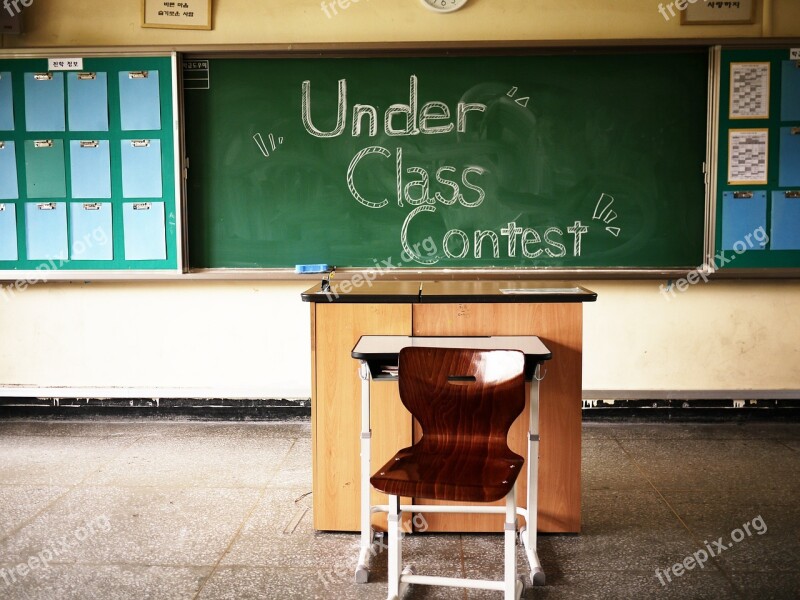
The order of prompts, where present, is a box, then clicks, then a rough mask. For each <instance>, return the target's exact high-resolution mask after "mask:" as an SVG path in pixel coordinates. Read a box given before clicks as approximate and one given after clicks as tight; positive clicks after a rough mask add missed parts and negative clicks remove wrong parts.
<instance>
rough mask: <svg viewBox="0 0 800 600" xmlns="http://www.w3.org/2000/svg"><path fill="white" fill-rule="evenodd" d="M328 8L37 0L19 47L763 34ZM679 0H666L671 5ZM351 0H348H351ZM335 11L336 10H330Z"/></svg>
mask: <svg viewBox="0 0 800 600" xmlns="http://www.w3.org/2000/svg"><path fill="white" fill-rule="evenodd" d="M350 2H351V4H350V5H349V7H348V8H347V9H344V10H343V9H338V14H337V15H335V16H334V15H333V14H331V16H330V17H327V16H326V15H325V13H324V12H323V11H322V9H321V6H320V0H291V1H289V2H287V1H284V0H257V1H254V0H214V2H213V4H214V13H213V14H214V30H213V31H210V32H196V31H179V32H176V31H170V30H156V29H141V28H140V27H139V23H140V19H141V17H140V6H141V0H113V1H109V0H33V4H32V5H31V7H30V8H29V9H28V14H27V25H26V29H27V30H28V31H29V33H28V34H26V35H25V36H23V37H20V38H9V39H8V40H7V45H8V46H10V47H17V46H24V47H41V46H57V45H62V46H98V45H99V46H107V45H123V44H124V45H146V44H158V45H161V44H168V45H172V44H175V45H185V44H197V45H208V44H253V43H300V42H374V41H378V42H383V41H419V40H426V41H430V40H432V41H463V40H574V39H624V38H680V37H703V36H705V37H707V36H714V37H733V36H760V35H762V32H763V27H764V24H763V23H762V15H761V14H759V15H758V18H757V19H756V22H755V23H754V24H753V25H743V26H725V27H704V26H692V27H682V26H681V25H680V22H679V21H680V19H679V18H677V17H676V18H672V19H670V20H669V21H666V20H665V19H664V17H663V16H662V15H661V14H660V13H659V12H658V6H659V1H656V0H469V3H468V4H467V6H466V8H464V9H463V10H461V11H459V12H457V13H454V14H450V15H433V14H431V13H430V12H428V11H427V10H425V9H424V8H423V7H422V6H421V5H420V3H419V0H360V1H358V2H356V1H355V0H350ZM673 2H674V0H663V4H664V5H669V4H671V3H673ZM765 2H767V4H768V5H772V13H773V18H772V22H771V23H770V24H767V27H766V29H767V30H768V31H769V29H770V27H771V29H772V34H773V35H776V36H791V35H798V34H800V2H797V0H765ZM345 4H346V2H345ZM328 12H329V13H331V10H330V9H329V11H328Z"/></svg>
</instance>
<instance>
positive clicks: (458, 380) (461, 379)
mask: <svg viewBox="0 0 800 600" xmlns="http://www.w3.org/2000/svg"><path fill="white" fill-rule="evenodd" d="M447 381H449V382H450V383H455V384H466V383H475V382H476V381H477V379H476V378H475V376H474V375H448V376H447Z"/></svg>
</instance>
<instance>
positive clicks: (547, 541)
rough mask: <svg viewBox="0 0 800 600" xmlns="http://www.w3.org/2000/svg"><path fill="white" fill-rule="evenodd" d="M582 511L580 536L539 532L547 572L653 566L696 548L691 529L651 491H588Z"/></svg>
mask: <svg viewBox="0 0 800 600" xmlns="http://www.w3.org/2000/svg"><path fill="white" fill-rule="evenodd" d="M582 516H583V530H582V532H581V534H580V535H573V534H565V535H541V536H539V548H540V559H541V561H542V565H543V567H544V568H545V572H547V571H548V569H549V568H554V567H555V568H558V569H566V570H573V571H574V570H580V569H582V568H584V569H589V570H597V571H602V570H604V569H609V570H630V569H633V570H643V571H654V570H655V569H656V568H658V567H661V566H664V565H668V564H673V563H675V562H676V561H677V560H682V559H683V557H685V556H686V555H687V554H689V553H691V552H692V551H694V550H695V545H696V544H695V542H694V541H693V538H692V537H691V535H690V533H689V532H688V531H687V530H686V528H685V527H684V526H683V525H682V524H681V523H680V521H679V520H678V518H677V517H676V516H675V514H674V513H673V512H672V511H671V510H670V509H669V508H668V507H667V505H666V504H665V503H664V501H663V500H662V499H661V498H660V496H658V495H657V494H656V493H655V492H652V491H649V492H648V491H599V490H592V491H587V492H585V495H584V501H583V510H582Z"/></svg>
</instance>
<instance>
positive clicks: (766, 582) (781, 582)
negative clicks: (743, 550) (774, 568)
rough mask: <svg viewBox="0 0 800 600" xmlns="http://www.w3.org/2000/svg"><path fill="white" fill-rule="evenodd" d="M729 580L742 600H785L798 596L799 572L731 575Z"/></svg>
mask: <svg viewBox="0 0 800 600" xmlns="http://www.w3.org/2000/svg"><path fill="white" fill-rule="evenodd" d="M730 577H731V580H732V581H733V583H734V585H735V586H736V587H737V588H739V590H740V592H741V594H742V597H743V598H758V600H787V599H790V598H792V599H796V598H798V597H799V596H800V572H798V571H796V570H795V571H793V572H791V573H781V574H780V575H776V574H775V573H747V572H742V571H737V572H733V573H731V576H730Z"/></svg>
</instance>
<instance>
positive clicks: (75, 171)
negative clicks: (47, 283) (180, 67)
mask: <svg viewBox="0 0 800 600" xmlns="http://www.w3.org/2000/svg"><path fill="white" fill-rule="evenodd" d="M177 107H178V98H177V71H176V55H175V54H168V55H160V56H151V55H131V56H113V57H111V56H108V57H106V56H90V57H89V56H87V57H75V56H72V57H68V58H45V57H42V58H13V59H5V58H0V275H2V276H3V277H5V278H13V279H18V278H20V277H21V276H22V274H24V273H35V274H37V276H38V278H40V279H50V278H53V279H57V278H63V277H65V276H70V277H72V276H84V275H85V276H86V277H91V276H92V275H94V274H97V273H104V274H106V275H107V276H113V275H114V274H119V275H120V276H125V275H129V274H131V273H132V272H164V271H179V270H180V269H181V267H182V260H181V251H180V249H181V210H180V201H179V198H180V185H179V181H180V180H179V174H180V170H179V164H180V163H179V156H180V153H179V139H180V138H179V132H178V127H177V123H178V119H177V115H178V112H177Z"/></svg>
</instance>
